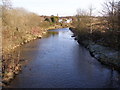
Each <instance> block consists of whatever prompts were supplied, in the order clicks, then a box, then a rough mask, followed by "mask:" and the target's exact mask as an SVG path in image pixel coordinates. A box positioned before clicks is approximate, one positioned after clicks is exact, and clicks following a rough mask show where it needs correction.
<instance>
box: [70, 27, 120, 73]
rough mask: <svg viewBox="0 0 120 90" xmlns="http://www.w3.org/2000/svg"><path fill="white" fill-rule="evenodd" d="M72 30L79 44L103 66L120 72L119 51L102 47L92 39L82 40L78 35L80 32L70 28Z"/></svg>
mask: <svg viewBox="0 0 120 90" xmlns="http://www.w3.org/2000/svg"><path fill="white" fill-rule="evenodd" d="M70 30H71V31H72V32H73V33H74V37H75V39H76V40H77V41H78V43H79V44H82V45H83V46H85V47H86V48H87V49H88V50H89V52H90V54H91V55H92V56H93V57H95V58H96V59H97V60H98V61H100V62H101V63H102V64H105V65H108V66H110V67H112V68H113V69H117V70H118V71H120V51H119V50H118V51H117V50H115V49H112V48H110V47H106V46H103V45H100V44H98V43H95V42H93V41H92V40H90V39H89V40H88V39H85V40H80V39H81V38H80V36H79V34H78V31H77V30H75V28H70Z"/></svg>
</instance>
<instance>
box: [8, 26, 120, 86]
mask: <svg viewBox="0 0 120 90" xmlns="http://www.w3.org/2000/svg"><path fill="white" fill-rule="evenodd" d="M72 34H73V33H72V32H71V31H70V30H69V29H68V28H64V29H58V30H50V31H48V35H47V36H46V37H44V38H42V39H40V40H35V41H32V42H30V43H28V44H26V45H24V46H23V47H22V48H21V57H22V58H24V59H26V60H28V64H27V66H26V67H24V68H23V71H22V72H21V73H20V74H19V75H18V76H16V78H15V79H14V80H13V81H12V83H11V85H10V87H13V88H99V87H101V88H107V87H119V88H120V73H118V72H117V71H114V70H111V69H109V68H107V67H105V66H104V65H101V64H100V63H99V62H98V61H97V60H96V59H94V58H93V57H91V56H90V54H89V52H88V51H87V50H86V49H85V48H84V47H82V46H81V45H79V44H78V43H77V42H76V41H75V40H74V38H73V37H71V36H72Z"/></svg>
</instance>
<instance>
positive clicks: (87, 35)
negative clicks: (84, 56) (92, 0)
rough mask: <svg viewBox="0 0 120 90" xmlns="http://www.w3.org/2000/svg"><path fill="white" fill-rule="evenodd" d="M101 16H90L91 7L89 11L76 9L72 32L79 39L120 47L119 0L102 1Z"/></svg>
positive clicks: (115, 47)
mask: <svg viewBox="0 0 120 90" xmlns="http://www.w3.org/2000/svg"><path fill="white" fill-rule="evenodd" d="M101 13H102V14H103V16H101V17H95V16H92V14H93V8H92V7H90V8H89V11H88V12H86V11H84V10H81V9H79V10H77V15H76V16H75V17H74V19H73V24H72V25H73V27H74V28H75V29H74V32H76V34H77V36H78V39H79V40H81V41H84V40H91V41H93V42H95V43H97V44H101V45H104V46H107V47H111V48H113V49H115V50H119V48H120V39H119V36H120V2H118V1H116V2H115V1H114V0H112V1H110V2H109V1H108V2H106V3H104V10H103V11H101Z"/></svg>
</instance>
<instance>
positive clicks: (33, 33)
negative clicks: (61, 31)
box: [0, 5, 63, 84]
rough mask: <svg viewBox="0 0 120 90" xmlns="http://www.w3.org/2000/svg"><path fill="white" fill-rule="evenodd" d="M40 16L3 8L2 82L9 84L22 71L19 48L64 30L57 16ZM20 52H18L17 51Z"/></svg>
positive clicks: (0, 17) (18, 9)
mask: <svg viewBox="0 0 120 90" xmlns="http://www.w3.org/2000/svg"><path fill="white" fill-rule="evenodd" d="M46 18H48V17H47V16H39V15H37V14H35V13H32V12H29V11H27V10H25V9H21V8H12V7H9V6H6V5H5V6H4V5H3V6H2V15H1V16H0V20H2V25H1V27H2V35H1V36H2V82H3V83H4V84H9V82H10V81H11V80H12V79H13V78H14V76H15V75H16V74H18V73H19V71H21V61H24V60H21V59H20V52H19V49H18V48H19V47H20V46H22V45H24V44H26V43H28V42H30V41H32V40H35V39H38V38H42V36H43V35H44V34H46V32H47V30H49V29H57V28H62V27H63V26H62V25H61V24H59V23H58V22H57V21H58V19H56V16H51V17H49V18H50V19H52V20H53V21H52V20H51V21H50V22H49V21H46ZM57 18H58V17H57ZM16 50H18V51H16Z"/></svg>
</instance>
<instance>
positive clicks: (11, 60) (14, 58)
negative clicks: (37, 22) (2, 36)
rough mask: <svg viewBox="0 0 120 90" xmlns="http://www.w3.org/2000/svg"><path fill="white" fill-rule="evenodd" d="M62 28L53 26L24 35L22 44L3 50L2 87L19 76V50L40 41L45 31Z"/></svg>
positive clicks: (21, 64)
mask: <svg viewBox="0 0 120 90" xmlns="http://www.w3.org/2000/svg"><path fill="white" fill-rule="evenodd" d="M58 28H62V27H61V26H58V25H55V26H52V27H48V28H44V30H43V29H42V30H41V32H40V33H37V34H34V35H32V34H29V35H28V34H26V35H25V36H24V37H26V39H25V40H22V42H19V43H17V44H14V45H11V47H7V48H5V49H4V50H3V53H2V55H3V56H2V83H3V84H2V85H3V86H5V85H8V84H9V83H10V82H11V81H12V80H13V79H14V77H15V76H16V75H17V74H19V72H20V71H21V70H22V66H23V63H24V61H25V60H24V59H21V58H20V52H19V48H20V47H21V46H22V45H24V44H26V43H29V42H30V41H33V40H35V39H41V38H42V37H43V36H44V35H45V34H46V33H47V30H50V29H58Z"/></svg>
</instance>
